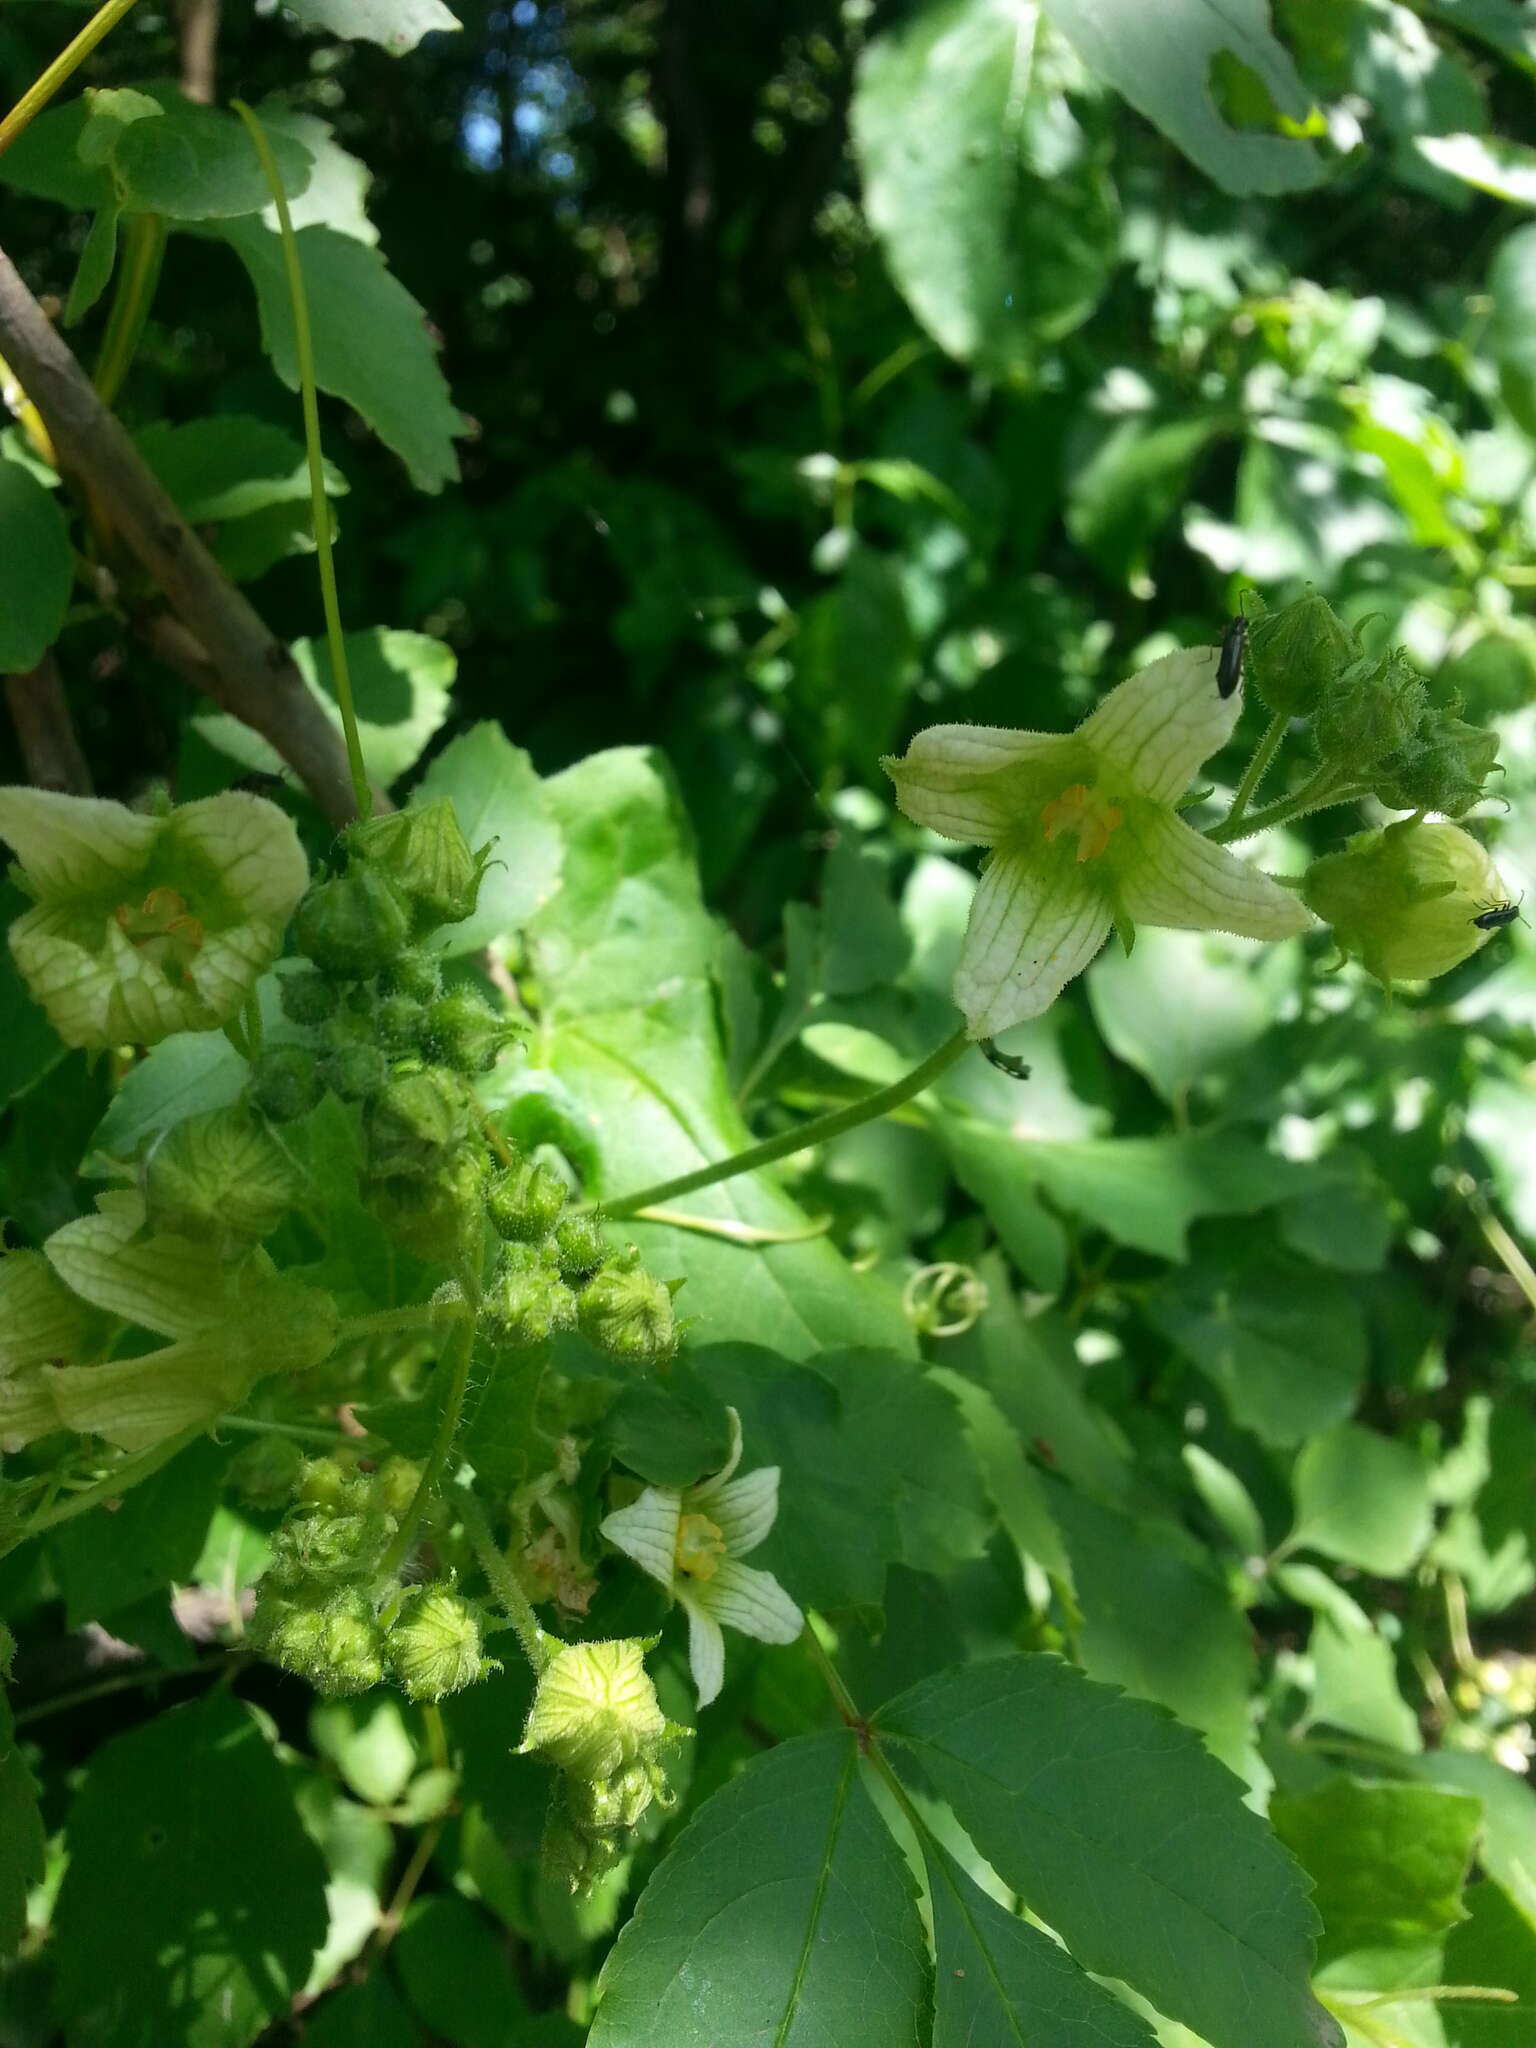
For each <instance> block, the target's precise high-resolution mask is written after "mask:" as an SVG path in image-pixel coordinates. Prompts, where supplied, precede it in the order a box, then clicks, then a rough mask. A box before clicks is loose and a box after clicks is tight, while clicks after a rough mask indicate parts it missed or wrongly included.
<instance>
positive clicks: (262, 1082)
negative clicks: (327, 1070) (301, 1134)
mask: <svg viewBox="0 0 1536 2048" xmlns="http://www.w3.org/2000/svg"><path fill="white" fill-rule="evenodd" d="M248 1089H249V1093H250V1098H251V1101H252V1102H253V1103H254V1104H255V1106H256V1107H257V1109H259V1110H260V1111H261V1113H262V1115H263V1116H264V1117H266V1119H267V1120H268V1122H269V1123H274V1124H287V1123H292V1122H293V1120H294V1118H295V1117H298V1116H303V1115H305V1114H306V1113H307V1112H308V1111H309V1110H311V1109H313V1108H314V1106H315V1104H316V1103H317V1102H318V1101H319V1100H320V1098H321V1096H322V1095H323V1094H324V1093H325V1083H324V1082H323V1081H322V1080H321V1078H320V1063H319V1061H318V1060H317V1059H316V1058H315V1055H314V1054H313V1053H312V1052H311V1051H310V1049H309V1047H308V1046H307V1045H269V1046H268V1047H267V1048H266V1049H265V1051H263V1052H259V1053H258V1054H257V1055H256V1057H255V1059H254V1060H253V1061H252V1062H251V1078H250V1081H249V1083H248Z"/></svg>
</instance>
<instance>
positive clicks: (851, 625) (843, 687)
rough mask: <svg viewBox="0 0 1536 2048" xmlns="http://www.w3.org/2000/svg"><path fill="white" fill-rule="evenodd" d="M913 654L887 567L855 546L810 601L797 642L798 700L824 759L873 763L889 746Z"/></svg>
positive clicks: (901, 599) (896, 583)
mask: <svg viewBox="0 0 1536 2048" xmlns="http://www.w3.org/2000/svg"><path fill="white" fill-rule="evenodd" d="M912 655H913V638H912V626H911V621H910V620H909V618H908V616H907V603H906V598H905V596H904V595H903V592H902V587H901V581H900V578H899V577H898V576H897V574H896V571H895V569H894V568H893V567H892V565H891V564H890V563H889V562H888V561H886V560H885V558H884V557H883V556H881V555H877V554H875V553H874V552H873V550H871V549H869V548H862V547H861V548H856V549H855V550H854V552H853V554H851V555H850V556H849V558H848V561H847V564H846V565H845V567H844V569H843V573H842V575H841V576H840V577H839V578H838V581H837V583H836V584H835V585H834V587H833V588H832V589H831V590H828V591H824V592H823V593H822V594H821V596H819V597H815V598H812V600H811V602H810V603H809V604H808V605H807V606H806V608H805V610H804V611H803V612H802V613H801V615H800V631H799V633H798V634H797V635H796V637H795V642H794V660H795V695H796V699H797V701H798V702H799V704H800V706H801V708H802V710H803V712H804V714H805V716H806V717H807V719H808V720H809V721H811V722H812V723H813V727H814V729H815V730H816V732H817V733H818V735H819V738H820V745H821V751H822V754H823V757H824V758H825V759H826V760H827V761H828V762H834V761H849V762H855V763H858V764H860V765H871V766H872V764H873V762H874V759H875V756H876V755H878V754H879V753H881V752H882V750H883V749H885V748H886V747H888V746H890V745H892V744H893V743H894V741H895V738H896V728H897V723H898V721H899V719H900V716H901V701H902V694H903V691H904V690H905V688H906V684H907V679H908V671H909V668H910V666H911V661H912Z"/></svg>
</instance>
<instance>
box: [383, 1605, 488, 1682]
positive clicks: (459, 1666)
mask: <svg viewBox="0 0 1536 2048" xmlns="http://www.w3.org/2000/svg"><path fill="white" fill-rule="evenodd" d="M384 1654H385V1656H386V1658H387V1659H388V1661H389V1668H390V1672H391V1673H392V1675H393V1676H394V1678H395V1679H396V1680H397V1682H398V1683H399V1686H400V1689H401V1691H402V1692H403V1693H404V1694H405V1695H406V1697H407V1698H408V1699H413V1700H429V1701H435V1700H440V1699H445V1698H446V1697H447V1695H448V1694H449V1693H451V1692H462V1691H463V1690H464V1688H465V1686H466V1685H473V1684H474V1683H475V1680H476V1679H477V1678H480V1677H482V1676H483V1675H484V1674H485V1672H486V1670H487V1669H488V1668H490V1667H488V1666H487V1663H486V1660H485V1658H484V1657H483V1656H482V1655H481V1649H480V1614H479V1610H478V1609H477V1608H475V1607H474V1606H472V1605H471V1604H470V1602H469V1601H468V1600H463V1599H460V1597H459V1595H458V1594H457V1593H450V1592H447V1591H446V1590H445V1589H444V1588H443V1587H441V1586H419V1587H414V1588H412V1590H411V1591H410V1592H408V1593H407V1594H406V1596H405V1603H404V1605H403V1606H402V1607H401V1610H400V1612H399V1614H398V1615H397V1616H396V1618H395V1621H394V1623H393V1625H392V1626H391V1627H390V1629H389V1631H388V1634H387V1635H386V1637H385V1640H384Z"/></svg>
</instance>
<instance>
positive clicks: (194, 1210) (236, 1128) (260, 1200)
mask: <svg viewBox="0 0 1536 2048" xmlns="http://www.w3.org/2000/svg"><path fill="white" fill-rule="evenodd" d="M143 1188H144V1207H145V1213H146V1215H147V1218H148V1221H149V1224H150V1227H151V1229H154V1230H166V1231H172V1232H174V1233H175V1234H176V1235H177V1236H178V1237H187V1238H191V1239H192V1240H193V1241H194V1242H195V1243H198V1244H212V1245H215V1246H217V1247H218V1249H219V1251H220V1253H221V1254H222V1255H223V1256H225V1257H233V1256H235V1255H236V1254H237V1253H240V1252H244V1251H249V1250H250V1248H251V1246H252V1245H256V1244H259V1243H260V1242H261V1240H262V1239H263V1238H264V1237H266V1236H268V1235H269V1234H270V1233H271V1232H272V1231H274V1230H275V1229H276V1228H277V1226H278V1224H279V1223H281V1221H282V1220H283V1217H284V1216H285V1215H286V1214H287V1212H288V1210H289V1209H290V1208H291V1207H292V1206H293V1204H294V1203H295V1202H296V1201H297V1200H298V1199H299V1197H300V1195H301V1194H302V1193H303V1179H302V1176H301V1174H300V1171H299V1168H298V1167H297V1166H296V1165H295V1164H294V1162H293V1160H292V1158H291V1157H290V1156H289V1154H288V1153H287V1152H286V1151H285V1150H284V1149H283V1147H282V1146H281V1145H280V1144H279V1143H278V1141H277V1139H276V1138H274V1137H273V1135H272V1133H271V1132H270V1131H269V1130H268V1129H267V1127H266V1125H265V1124H264V1123H263V1122H262V1121H261V1119H260V1118H259V1117H257V1116H255V1115H253V1114H252V1112H251V1111H250V1110H249V1109H248V1108H246V1107H245V1106H244V1105H243V1104H238V1103H237V1104H234V1105H232V1106H231V1107H229V1108H227V1109H212V1110H207V1111H205V1112H204V1113H203V1115H201V1116H191V1117H187V1118H185V1119H184V1120H183V1121H182V1122H181V1123H179V1124H173V1125H172V1126H171V1128H170V1129H169V1130H168V1131H166V1132H165V1133H164V1134H163V1135H162V1136H161V1137H159V1138H158V1139H157V1140H156V1141H155V1143H154V1145H153V1146H152V1147H151V1148H150V1150H149V1152H148V1154H147V1155H146V1157H145V1161H144V1167H143Z"/></svg>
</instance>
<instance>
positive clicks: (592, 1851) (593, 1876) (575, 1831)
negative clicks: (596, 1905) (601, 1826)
mask: <svg viewBox="0 0 1536 2048" xmlns="http://www.w3.org/2000/svg"><path fill="white" fill-rule="evenodd" d="M623 1853H624V1844H623V1839H622V1837H621V1836H620V1835H617V1834H608V1833H604V1832H602V1831H597V1832H589V1831H588V1830H586V1829H583V1828H582V1827H581V1826H580V1824H579V1823H578V1822H577V1821H576V1820H575V1819H573V1818H572V1816H571V1815H570V1814H569V1813H567V1812H566V1810H565V1807H564V1805H563V1803H562V1801H561V1799H560V1798H559V1796H558V1795H557V1796H556V1797H555V1798H554V1799H553V1800H551V1802H550V1807H549V1812H548V1814H547V1816H546V1817H545V1821H544V1840H543V1842H542V1844H541V1846H540V1851H539V1860H540V1863H541V1865H542V1868H543V1872H544V1875H545V1876H546V1877H547V1878H548V1879H549V1881H550V1883H551V1884H553V1885H557V1886H559V1888H560V1889H561V1890H562V1891H568V1892H574V1893H575V1894H576V1895H577V1896H578V1897H579V1898H585V1897H586V1896H587V1894H588V1893H589V1892H590V1891H591V1890H592V1888H593V1886H594V1885H596V1884H597V1883H598V1882H599V1881H600V1880H601V1879H602V1878H604V1877H606V1876H607V1875H608V1872H609V1871H610V1870H612V1868H613V1866H614V1865H615V1863H617V1862H618V1860H619V1858H620V1856H622V1855H623Z"/></svg>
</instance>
